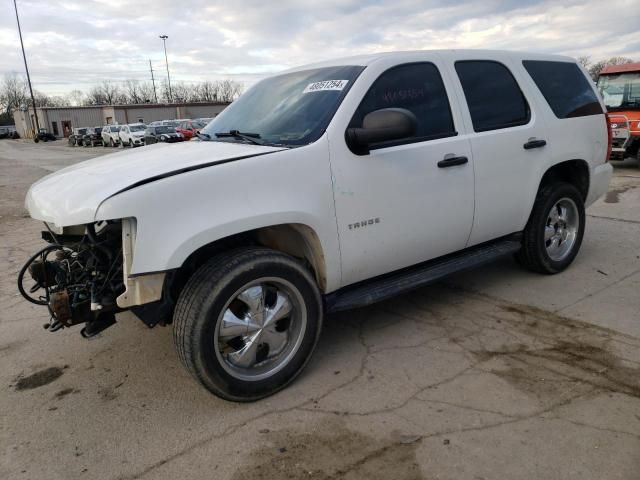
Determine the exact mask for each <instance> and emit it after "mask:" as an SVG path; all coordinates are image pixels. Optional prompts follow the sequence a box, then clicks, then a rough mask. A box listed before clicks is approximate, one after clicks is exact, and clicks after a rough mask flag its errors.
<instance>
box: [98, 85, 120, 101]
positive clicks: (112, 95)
mask: <svg viewBox="0 0 640 480" xmlns="http://www.w3.org/2000/svg"><path fill="white" fill-rule="evenodd" d="M100 89H101V90H102V95H104V101H105V103H106V104H107V105H115V104H117V103H122V102H123V94H122V91H121V90H120V87H119V86H118V85H117V84H115V83H113V82H110V81H108V80H105V81H103V82H102V83H101V84H100Z"/></svg>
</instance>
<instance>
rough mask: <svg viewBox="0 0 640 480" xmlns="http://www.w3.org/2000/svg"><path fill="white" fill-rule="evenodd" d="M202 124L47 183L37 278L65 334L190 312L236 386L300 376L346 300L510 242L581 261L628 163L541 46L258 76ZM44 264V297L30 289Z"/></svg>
mask: <svg viewBox="0 0 640 480" xmlns="http://www.w3.org/2000/svg"><path fill="white" fill-rule="evenodd" d="M129 128H131V127H129ZM121 135H122V134H121ZM199 137H200V139H201V141H196V142H185V143H183V144H179V145H176V146H172V147H168V146H155V147H150V148H149V149H146V150H144V151H142V152H128V153H119V154H114V155H112V156H109V157H104V158H103V159H93V160H90V161H89V162H87V163H86V164H84V165H82V164H80V165H75V166H73V167H70V168H68V169H65V170H61V171H59V172H57V173H54V174H52V175H51V176H50V177H46V178H44V179H43V180H40V181H39V182H37V183H36V184H34V185H33V186H32V187H31V189H30V191H29V193H28V195H27V200H26V204H27V207H28V209H29V212H30V214H31V216H32V217H33V218H35V219H39V220H42V221H44V222H47V225H48V227H49V228H50V230H51V231H50V232H49V231H47V232H45V238H48V239H49V241H50V242H51V243H50V245H48V246H47V247H45V249H44V250H43V251H42V252H39V253H37V254H36V255H34V256H33V257H32V259H31V260H30V261H28V262H27V265H25V267H24V268H23V270H22V272H21V274H20V277H19V283H20V285H21V286H20V288H21V291H22V292H23V294H24V295H25V296H27V298H30V299H31V301H34V302H36V303H38V302H40V303H44V304H48V305H49V309H50V311H51V312H52V314H53V319H52V320H51V323H50V327H49V328H50V329H51V330H57V329H60V328H62V327H68V326H71V325H74V324H77V323H84V324H85V327H84V329H83V330H82V332H83V335H84V336H87V337H89V336H93V335H95V334H96V333H98V332H100V331H102V330H104V329H105V328H106V327H108V326H109V325H112V324H113V323H114V322H115V319H114V314H115V313H117V312H121V311H123V310H128V309H130V310H132V311H133V313H135V314H136V315H137V316H138V317H139V318H140V319H141V320H142V321H143V322H145V323H146V324H147V325H148V326H150V327H152V326H154V325H156V324H158V323H160V324H162V325H166V324H169V323H172V322H173V325H174V327H173V328H174V339H175V344H176V347H177V349H178V353H179V356H180V359H181V361H182V362H183V363H184V365H185V366H186V368H187V369H188V370H189V371H190V372H191V373H192V374H193V376H194V378H195V379H196V380H197V381H199V382H200V383H201V384H202V385H203V386H204V387H205V388H207V389H209V390H210V391H211V392H213V393H215V394H216V395H219V396H221V397H223V398H226V399H230V400H238V401H247V400H255V399H258V398H262V397H264V396H267V395H270V394H272V393H274V392H275V391H277V390H279V389H281V388H283V387H284V386H285V385H287V384H288V383H289V382H291V381H292V380H293V379H294V378H295V377H296V375H298V374H299V373H300V371H301V370H302V369H303V367H304V366H305V365H306V364H307V362H308V361H309V358H310V356H311V353H312V351H313V349H314V347H315V345H316V342H317V340H318V337H319V335H320V330H321V326H322V320H323V316H324V315H325V314H327V313H331V312H336V311H339V310H344V309H348V308H355V307H360V306H363V305H369V304H371V303H373V302H377V301H380V300H384V299H387V298H389V297H391V296H393V295H397V294H399V293H404V292H406V291H408V290H411V289H415V288H418V287H421V286H423V285H426V284H428V283H430V282H433V281H435V280H438V279H441V278H443V277H444V276H446V275H449V274H451V273H453V272H457V271H460V270H462V269H467V268H472V267H476V266H478V265H481V264H484V263H486V262H489V261H491V260H494V259H496V258H498V257H500V256H504V255H512V254H515V255H516V257H517V258H518V260H519V261H520V263H521V264H522V265H524V266H525V267H527V268H529V269H530V270H533V271H535V272H540V273H543V274H554V273H558V272H561V271H563V270H564V269H565V268H567V267H568V266H569V265H570V264H571V262H572V261H573V259H574V258H575V256H576V255H577V253H578V250H579V248H580V244H581V242H582V236H583V233H584V228H585V221H586V218H585V207H586V206H588V205H590V204H591V203H593V202H594V201H595V200H596V199H597V198H598V197H600V196H601V195H603V194H604V193H605V192H606V191H607V187H608V184H609V180H610V177H611V172H612V168H611V166H610V165H609V164H608V163H607V161H606V159H607V158H608V155H607V150H608V148H610V138H608V134H607V122H606V119H605V113H604V105H603V103H602V101H601V100H600V98H599V97H598V94H597V92H596V90H595V87H594V85H593V83H592V82H591V81H590V80H589V77H588V76H587V75H586V73H585V71H584V70H583V69H582V68H581V67H580V66H579V65H578V64H577V63H576V62H575V60H573V59H571V58H568V57H559V56H551V55H540V54H529V53H513V52H493V51H470V50H469V51H450V50H447V51H430V52H420V51H418V52H404V53H388V54H378V55H369V56H361V57H351V58H348V59H342V60H334V61H329V62H323V63H320V64H315V65H310V66H305V67H300V68H297V69H293V70H290V71H287V72H285V73H282V74H279V75H277V76H274V77H272V78H268V79H265V80H263V81H261V82H259V83H257V84H256V85H255V86H253V87H252V88H251V89H250V90H249V91H248V92H247V93H245V94H244V95H243V96H241V97H240V98H239V99H238V100H236V101H235V102H233V103H232V104H231V105H230V106H229V107H228V108H227V109H225V110H224V111H223V112H222V113H221V114H220V115H218V116H217V117H216V118H215V119H213V120H212V121H211V122H210V123H209V124H208V125H207V126H206V127H205V128H204V129H203V130H202V131H201V132H200V134H199ZM125 138H127V137H125ZM65 185H66V186H67V187H65ZM43 262H44V263H43ZM27 270H29V271H30V272H31V274H32V276H33V278H34V279H35V281H36V282H37V283H36V286H40V287H41V288H45V289H46V292H44V294H43V295H40V296H38V297H33V296H32V293H33V292H34V290H31V293H27V290H28V288H27V289H25V288H24V287H22V283H23V282H24V272H25V271H27ZM51 272H59V275H58V274H56V276H55V277H54V278H55V281H53V280H51V278H52V275H50V274H49V273H51ZM27 287H28V286H27ZM69 299H73V301H71V300H69ZM420 368H428V366H420Z"/></svg>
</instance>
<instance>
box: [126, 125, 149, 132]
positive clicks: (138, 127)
mask: <svg viewBox="0 0 640 480" xmlns="http://www.w3.org/2000/svg"><path fill="white" fill-rule="evenodd" d="M145 128H147V127H146V126H145V125H131V126H130V127H129V130H131V131H132V132H140V131H142V130H144V129H145Z"/></svg>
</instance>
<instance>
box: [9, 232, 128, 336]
mask: <svg viewBox="0 0 640 480" xmlns="http://www.w3.org/2000/svg"><path fill="white" fill-rule="evenodd" d="M45 225H46V224H45ZM46 226H47V231H43V232H42V237H43V239H44V240H46V241H47V242H48V243H49V245H47V246H46V247H45V248H43V249H42V250H40V251H39V252H37V253H36V254H34V255H33V256H32V257H31V258H29V260H27V262H26V263H25V265H24V266H23V267H22V269H21V270H20V273H19V274H18V289H19V290H20V293H21V294H22V296H23V297H24V298H25V299H27V300H28V301H30V302H31V303H35V304H36V305H43V306H46V307H47V308H48V310H49V314H50V320H49V323H48V324H45V325H44V327H45V328H46V329H47V330H49V331H51V332H55V331H58V330H60V329H63V328H65V327H71V326H73V325H77V324H80V323H85V324H86V325H85V326H84V328H83V329H82V332H81V333H82V336H84V337H85V338H88V337H92V336H94V335H96V334H97V333H99V332H101V331H102V330H104V329H105V328H107V327H109V326H111V325H113V324H114V323H115V314H116V313H117V312H118V311H121V310H122V309H121V308H120V307H118V304H117V301H116V299H117V298H118V296H119V295H121V294H122V293H123V292H124V291H125V290H126V287H125V284H124V281H123V251H122V222H121V221H119V220H117V221H106V222H97V223H95V224H88V225H81V226H76V227H71V228H68V229H64V231H63V233H62V234H56V233H54V232H53V230H51V228H50V227H49V226H48V225H46ZM27 273H28V274H29V276H30V277H31V279H32V280H33V282H35V283H33V285H31V286H29V287H25V280H26V279H25V276H26V274H27Z"/></svg>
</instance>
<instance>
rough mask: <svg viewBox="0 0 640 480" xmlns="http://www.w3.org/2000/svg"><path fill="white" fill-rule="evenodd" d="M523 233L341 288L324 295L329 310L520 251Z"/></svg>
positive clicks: (382, 296) (360, 303)
mask: <svg viewBox="0 0 640 480" xmlns="http://www.w3.org/2000/svg"><path fill="white" fill-rule="evenodd" d="M520 247H521V243H520V234H516V235H510V236H509V237H506V238H502V239H500V240H496V241H492V242H488V243H483V244H481V245H477V246H474V247H471V248H467V249H466V250H462V251H460V252H456V253H452V254H450V255H445V256H444V257H440V258H436V259H434V260H430V261H428V262H424V263H420V264H418V265H414V266H412V267H408V268H405V269H402V270H398V271H395V272H391V273H388V274H385V275H382V276H380V277H376V278H373V279H371V280H365V281H364V282H359V283H356V284H354V285H349V286H347V287H344V288H341V289H340V290H337V291H335V292H332V293H330V294H328V295H326V296H325V297H324V299H325V311H326V312H327V313H334V312H339V311H342V310H349V309H352V308H357V307H364V306H366V305H371V304H372V303H376V302H380V301H382V300H386V299H388V298H391V297H394V296H396V295H399V294H401V293H406V292H409V291H411V290H415V289H418V288H420V287H424V286H425V285H429V284H430V283H433V282H436V281H438V280H441V279H442V278H444V277H447V276H449V275H451V274H453V273H457V272H461V271H463V270H469V269H472V268H476V267H479V266H481V265H484V264H486V263H490V262H492V261H493V260H495V259H497V258H500V257H504V256H506V255H510V254H513V253H515V252H517V251H518V250H520Z"/></svg>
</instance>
